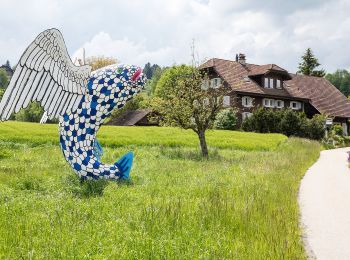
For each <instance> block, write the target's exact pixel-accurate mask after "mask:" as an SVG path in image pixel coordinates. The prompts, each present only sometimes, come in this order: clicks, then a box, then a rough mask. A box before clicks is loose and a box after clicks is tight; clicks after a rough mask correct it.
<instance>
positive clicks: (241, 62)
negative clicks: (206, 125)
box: [200, 54, 350, 133]
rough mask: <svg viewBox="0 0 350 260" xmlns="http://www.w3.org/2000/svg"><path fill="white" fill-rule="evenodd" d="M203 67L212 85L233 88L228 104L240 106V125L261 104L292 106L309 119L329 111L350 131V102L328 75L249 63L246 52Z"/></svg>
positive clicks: (207, 63) (275, 107)
mask: <svg viewBox="0 0 350 260" xmlns="http://www.w3.org/2000/svg"><path fill="white" fill-rule="evenodd" d="M200 68H201V69H203V70H206V71H207V73H208V75H209V78H210V80H211V82H212V84H214V85H215V84H224V85H225V86H227V87H229V89H230V92H228V93H227V95H226V96H224V100H223V102H224V106H226V107H235V108H237V109H238V120H239V124H241V123H242V122H243V121H244V120H245V118H247V117H249V116H250V115H251V114H252V112H253V111H254V110H255V109H256V108H257V107H267V108H272V109H283V108H290V109H292V110H295V111H303V112H305V114H306V115H307V116H308V117H309V118H311V117H312V116H314V115H315V114H321V113H322V114H325V115H327V116H328V117H330V118H332V119H333V122H334V123H338V124H341V125H342V127H343V130H344V132H345V133H347V132H348V119H349V118H350V101H349V100H348V99H347V98H346V97H345V96H344V95H343V94H342V93H341V92H340V91H339V90H338V89H337V88H336V87H335V86H333V85H332V84H331V83H330V82H329V81H327V80H326V79H325V78H320V77H313V76H304V75H297V74H292V73H289V72H288V71H287V70H285V69H283V68H281V67H279V66H277V65H275V64H266V65H256V64H248V63H246V60H245V55H243V54H240V55H237V56H236V60H235V61H231V60H224V59H217V58H213V59H210V60H208V61H207V62H205V63H204V64H202V65H201V67H200Z"/></svg>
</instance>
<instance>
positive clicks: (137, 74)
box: [131, 68, 142, 82]
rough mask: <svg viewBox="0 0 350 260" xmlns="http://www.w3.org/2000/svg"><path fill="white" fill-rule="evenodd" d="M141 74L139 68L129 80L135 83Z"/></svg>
mask: <svg viewBox="0 0 350 260" xmlns="http://www.w3.org/2000/svg"><path fill="white" fill-rule="evenodd" d="M141 73H142V69H141V68H139V69H138V70H137V71H136V72H135V73H134V75H133V76H132V78H131V80H132V81H134V82H135V81H137V80H138V79H139V78H140V77H141Z"/></svg>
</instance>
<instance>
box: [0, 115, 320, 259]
mask: <svg viewBox="0 0 350 260" xmlns="http://www.w3.org/2000/svg"><path fill="white" fill-rule="evenodd" d="M98 139H99V141H100V142H101V144H102V145H103V146H104V152H105V155H104V157H103V161H105V162H110V163H112V162H114V161H116V160H117V159H118V158H119V157H120V156H121V155H123V154H124V153H126V152H127V151H129V150H133V151H134V153H135V162H134V166H133V170H132V172H131V176H132V179H131V181H129V182H123V183H118V182H106V181H98V182H84V183H80V181H79V180H78V179H77V177H76V176H75V175H74V173H73V172H72V170H71V169H70V168H69V167H68V165H67V164H66V162H65V160H64V158H63V156H62V154H61V151H60V148H59V145H58V133H57V125H39V124H30V123H18V122H6V123H1V124H0V258H1V259H18V258H24V259H55V258H64V259H72V258H77V259H83V258H94V259H165V258H167V259H213V258H215V259H304V258H306V256H305V251H304V249H303V245H302V242H301V238H300V235H301V231H300V229H299V226H298V219H299V212H298V204H297V193H298V187H299V183H300V180H301V178H302V176H303V174H304V173H305V171H306V170H307V168H308V167H309V166H310V165H311V164H312V163H313V162H314V161H315V160H316V159H317V158H318V156H319V151H320V149H321V146H320V145H319V143H317V142H313V141H308V140H304V139H297V138H289V139H287V138H286V137H285V136H283V135H279V134H255V133H243V132H232V131H209V132H208V137H207V139H208V145H209V147H210V156H211V157H210V159H209V160H208V161H206V160H202V159H201V157H200V151H199V147H198V141H197V137H196V136H195V134H194V133H192V132H191V131H184V130H180V129H175V128H157V127H110V126H104V127H102V129H101V130H100V132H99V135H98Z"/></svg>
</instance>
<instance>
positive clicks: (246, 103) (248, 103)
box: [242, 97, 253, 107]
mask: <svg viewBox="0 0 350 260" xmlns="http://www.w3.org/2000/svg"><path fill="white" fill-rule="evenodd" d="M242 106H243V107H252V106H253V98H251V97H242Z"/></svg>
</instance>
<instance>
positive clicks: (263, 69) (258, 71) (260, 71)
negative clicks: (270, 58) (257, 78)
mask: <svg viewBox="0 0 350 260" xmlns="http://www.w3.org/2000/svg"><path fill="white" fill-rule="evenodd" d="M246 67H247V69H248V70H249V73H248V76H254V75H265V74H267V73H269V72H272V71H274V72H279V73H283V74H288V71H286V70H285V69H283V68H281V67H279V66H277V65H276V64H266V65H256V64H246Z"/></svg>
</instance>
